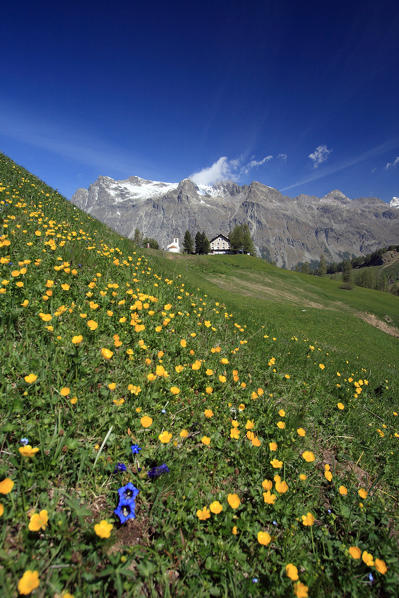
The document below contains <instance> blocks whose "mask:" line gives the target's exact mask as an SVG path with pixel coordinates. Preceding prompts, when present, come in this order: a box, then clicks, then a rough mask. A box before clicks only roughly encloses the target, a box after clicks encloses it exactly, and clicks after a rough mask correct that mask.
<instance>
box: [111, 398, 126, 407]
mask: <svg viewBox="0 0 399 598" xmlns="http://www.w3.org/2000/svg"><path fill="white" fill-rule="evenodd" d="M124 402H125V399H123V398H120V399H113V403H114V405H116V406H117V407H119V406H120V405H123V403H124Z"/></svg>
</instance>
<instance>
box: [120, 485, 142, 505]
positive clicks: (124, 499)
mask: <svg viewBox="0 0 399 598" xmlns="http://www.w3.org/2000/svg"><path fill="white" fill-rule="evenodd" d="M138 493H139V490H137V488H136V487H135V486H133V484H132V483H131V482H128V483H127V484H126V486H122V487H121V488H119V490H118V494H119V504H125V503H129V504H130V503H132V502H133V503H134V502H135V500H136V496H137V495H138Z"/></svg>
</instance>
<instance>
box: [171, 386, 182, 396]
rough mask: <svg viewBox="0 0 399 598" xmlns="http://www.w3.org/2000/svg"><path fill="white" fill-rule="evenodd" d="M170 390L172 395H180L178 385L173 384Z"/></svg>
mask: <svg viewBox="0 0 399 598" xmlns="http://www.w3.org/2000/svg"><path fill="white" fill-rule="evenodd" d="M170 392H171V393H172V395H178V394H180V388H178V387H177V386H172V388H171V389H170Z"/></svg>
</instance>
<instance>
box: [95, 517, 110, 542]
mask: <svg viewBox="0 0 399 598" xmlns="http://www.w3.org/2000/svg"><path fill="white" fill-rule="evenodd" d="M113 527H114V526H113V524H112V523H108V521H106V520H105V519H103V520H102V521H100V523H96V525H95V526H94V531H95V532H96V534H97V536H99V537H100V538H109V537H110V535H111V530H112V528H113Z"/></svg>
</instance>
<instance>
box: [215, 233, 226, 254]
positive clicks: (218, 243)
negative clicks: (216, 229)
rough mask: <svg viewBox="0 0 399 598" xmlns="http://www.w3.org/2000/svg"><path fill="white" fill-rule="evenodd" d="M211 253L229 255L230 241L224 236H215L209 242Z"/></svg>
mask: <svg viewBox="0 0 399 598" xmlns="http://www.w3.org/2000/svg"><path fill="white" fill-rule="evenodd" d="M210 246H211V253H230V241H229V240H228V238H227V237H225V236H224V235H217V237H214V238H213V239H211V241H210Z"/></svg>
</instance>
